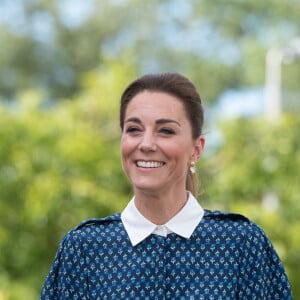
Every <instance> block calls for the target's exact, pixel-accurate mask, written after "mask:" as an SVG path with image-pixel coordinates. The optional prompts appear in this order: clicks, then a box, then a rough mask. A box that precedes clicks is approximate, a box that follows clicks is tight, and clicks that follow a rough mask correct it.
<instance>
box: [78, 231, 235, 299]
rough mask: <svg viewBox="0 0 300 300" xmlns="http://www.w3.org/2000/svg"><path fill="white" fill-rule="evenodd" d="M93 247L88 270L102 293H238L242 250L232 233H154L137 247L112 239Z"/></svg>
mask: <svg viewBox="0 0 300 300" xmlns="http://www.w3.org/2000/svg"><path fill="white" fill-rule="evenodd" d="M88 249H89V250H88V252H86V259H85V260H86V265H85V267H84V270H83V272H85V273H86V274H87V278H88V279H87V280H88V285H89V289H90V290H92V291H94V295H97V297H98V296H99V299H128V298H132V299H234V298H235V297H234V295H235V292H236V284H237V280H238V279H237V278H238V272H239V254H240V251H239V247H238V243H236V242H235V243H234V244H233V243H232V240H230V239H220V238H216V239H214V240H212V237H209V236H206V237H205V238H203V237H199V238H194V239H189V240H185V239H183V238H181V237H179V236H176V235H174V234H170V235H168V236H167V237H161V236H157V235H151V236H150V237H148V238H147V239H146V240H144V241H143V242H142V243H140V244H139V245H137V246H135V247H132V246H131V245H130V243H129V241H126V240H123V241H119V242H118V243H116V242H114V241H113V240H110V241H104V242H103V241H102V242H101V243H93V245H90V247H89V248H88ZM212 297H213V298H212Z"/></svg>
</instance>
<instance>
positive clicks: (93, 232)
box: [61, 213, 122, 244]
mask: <svg viewBox="0 0 300 300" xmlns="http://www.w3.org/2000/svg"><path fill="white" fill-rule="evenodd" d="M121 226H122V221H121V217H120V213H116V214H113V215H110V216H107V217H104V218H93V219H88V220H84V221H82V222H80V223H79V224H78V225H77V226H75V227H74V228H73V229H71V230H70V231H68V232H67V233H66V234H65V236H64V237H63V239H62V241H61V243H62V244H66V243H68V244H69V243H72V242H74V241H76V242H78V241H81V242H82V241H90V240H91V239H94V238H98V239H99V238H103V237H105V236H109V235H114V234H115V233H116V232H118V231H120V230H121Z"/></svg>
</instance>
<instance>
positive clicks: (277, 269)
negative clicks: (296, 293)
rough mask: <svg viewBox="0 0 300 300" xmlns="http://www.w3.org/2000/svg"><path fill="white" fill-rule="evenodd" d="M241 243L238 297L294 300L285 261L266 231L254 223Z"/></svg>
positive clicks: (263, 299) (261, 299)
mask: <svg viewBox="0 0 300 300" xmlns="http://www.w3.org/2000/svg"><path fill="white" fill-rule="evenodd" d="M249 229H250V230H247V233H246V236H245V239H244V243H243V244H242V245H241V258H240V274H239V279H238V295H237V296H238V297H237V298H238V299H260V300H273V299H284V300H291V299H292V293H291V287H290V283H289V281H288V278H287V276H286V273H285V270H284V267H283V265H282V262H281V261H280V258H279V256H278V255H277V253H276V251H275V249H274V247H273V245H272V244H271V242H270V240H269V239H268V238H267V236H266V235H265V233H264V232H263V231H262V230H261V229H260V228H259V227H258V226H257V225H255V224H253V223H251V225H250V228H249Z"/></svg>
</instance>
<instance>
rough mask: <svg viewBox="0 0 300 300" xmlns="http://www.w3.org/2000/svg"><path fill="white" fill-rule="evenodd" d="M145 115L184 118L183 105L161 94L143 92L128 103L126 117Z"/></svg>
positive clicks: (167, 95)
mask: <svg viewBox="0 0 300 300" xmlns="http://www.w3.org/2000/svg"><path fill="white" fill-rule="evenodd" d="M134 114H142V115H143V114H146V115H149V116H153V117H155V116H159V117H162V116H163V117H171V116H173V117H176V118H180V119H182V118H186V113H185V109H184V105H183V103H182V101H181V100H179V99H178V98H176V97H174V96H172V95H169V94H167V93H162V92H150V91H143V92H141V93H139V94H137V95H136V96H135V97H133V98H132V99H131V101H130V102H129V103H128V106H127V109H126V117H128V116H132V115H134Z"/></svg>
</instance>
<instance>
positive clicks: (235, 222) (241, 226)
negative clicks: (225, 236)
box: [203, 210, 266, 239]
mask: <svg viewBox="0 0 300 300" xmlns="http://www.w3.org/2000/svg"><path fill="white" fill-rule="evenodd" d="M203 219H204V223H207V224H209V226H213V227H215V228H219V230H220V228H222V229H223V230H225V231H226V230H228V231H232V232H240V233H241V234H242V235H250V236H252V237H253V236H257V237H261V238H263V239H265V238H266V234H265V232H264V231H263V230H262V228H261V227H260V226H259V225H258V224H256V223H255V222H253V221H252V220H250V219H249V218H247V217H245V216H244V215H242V214H237V213H231V212H224V211H213V210H205V211H204V217H203Z"/></svg>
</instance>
